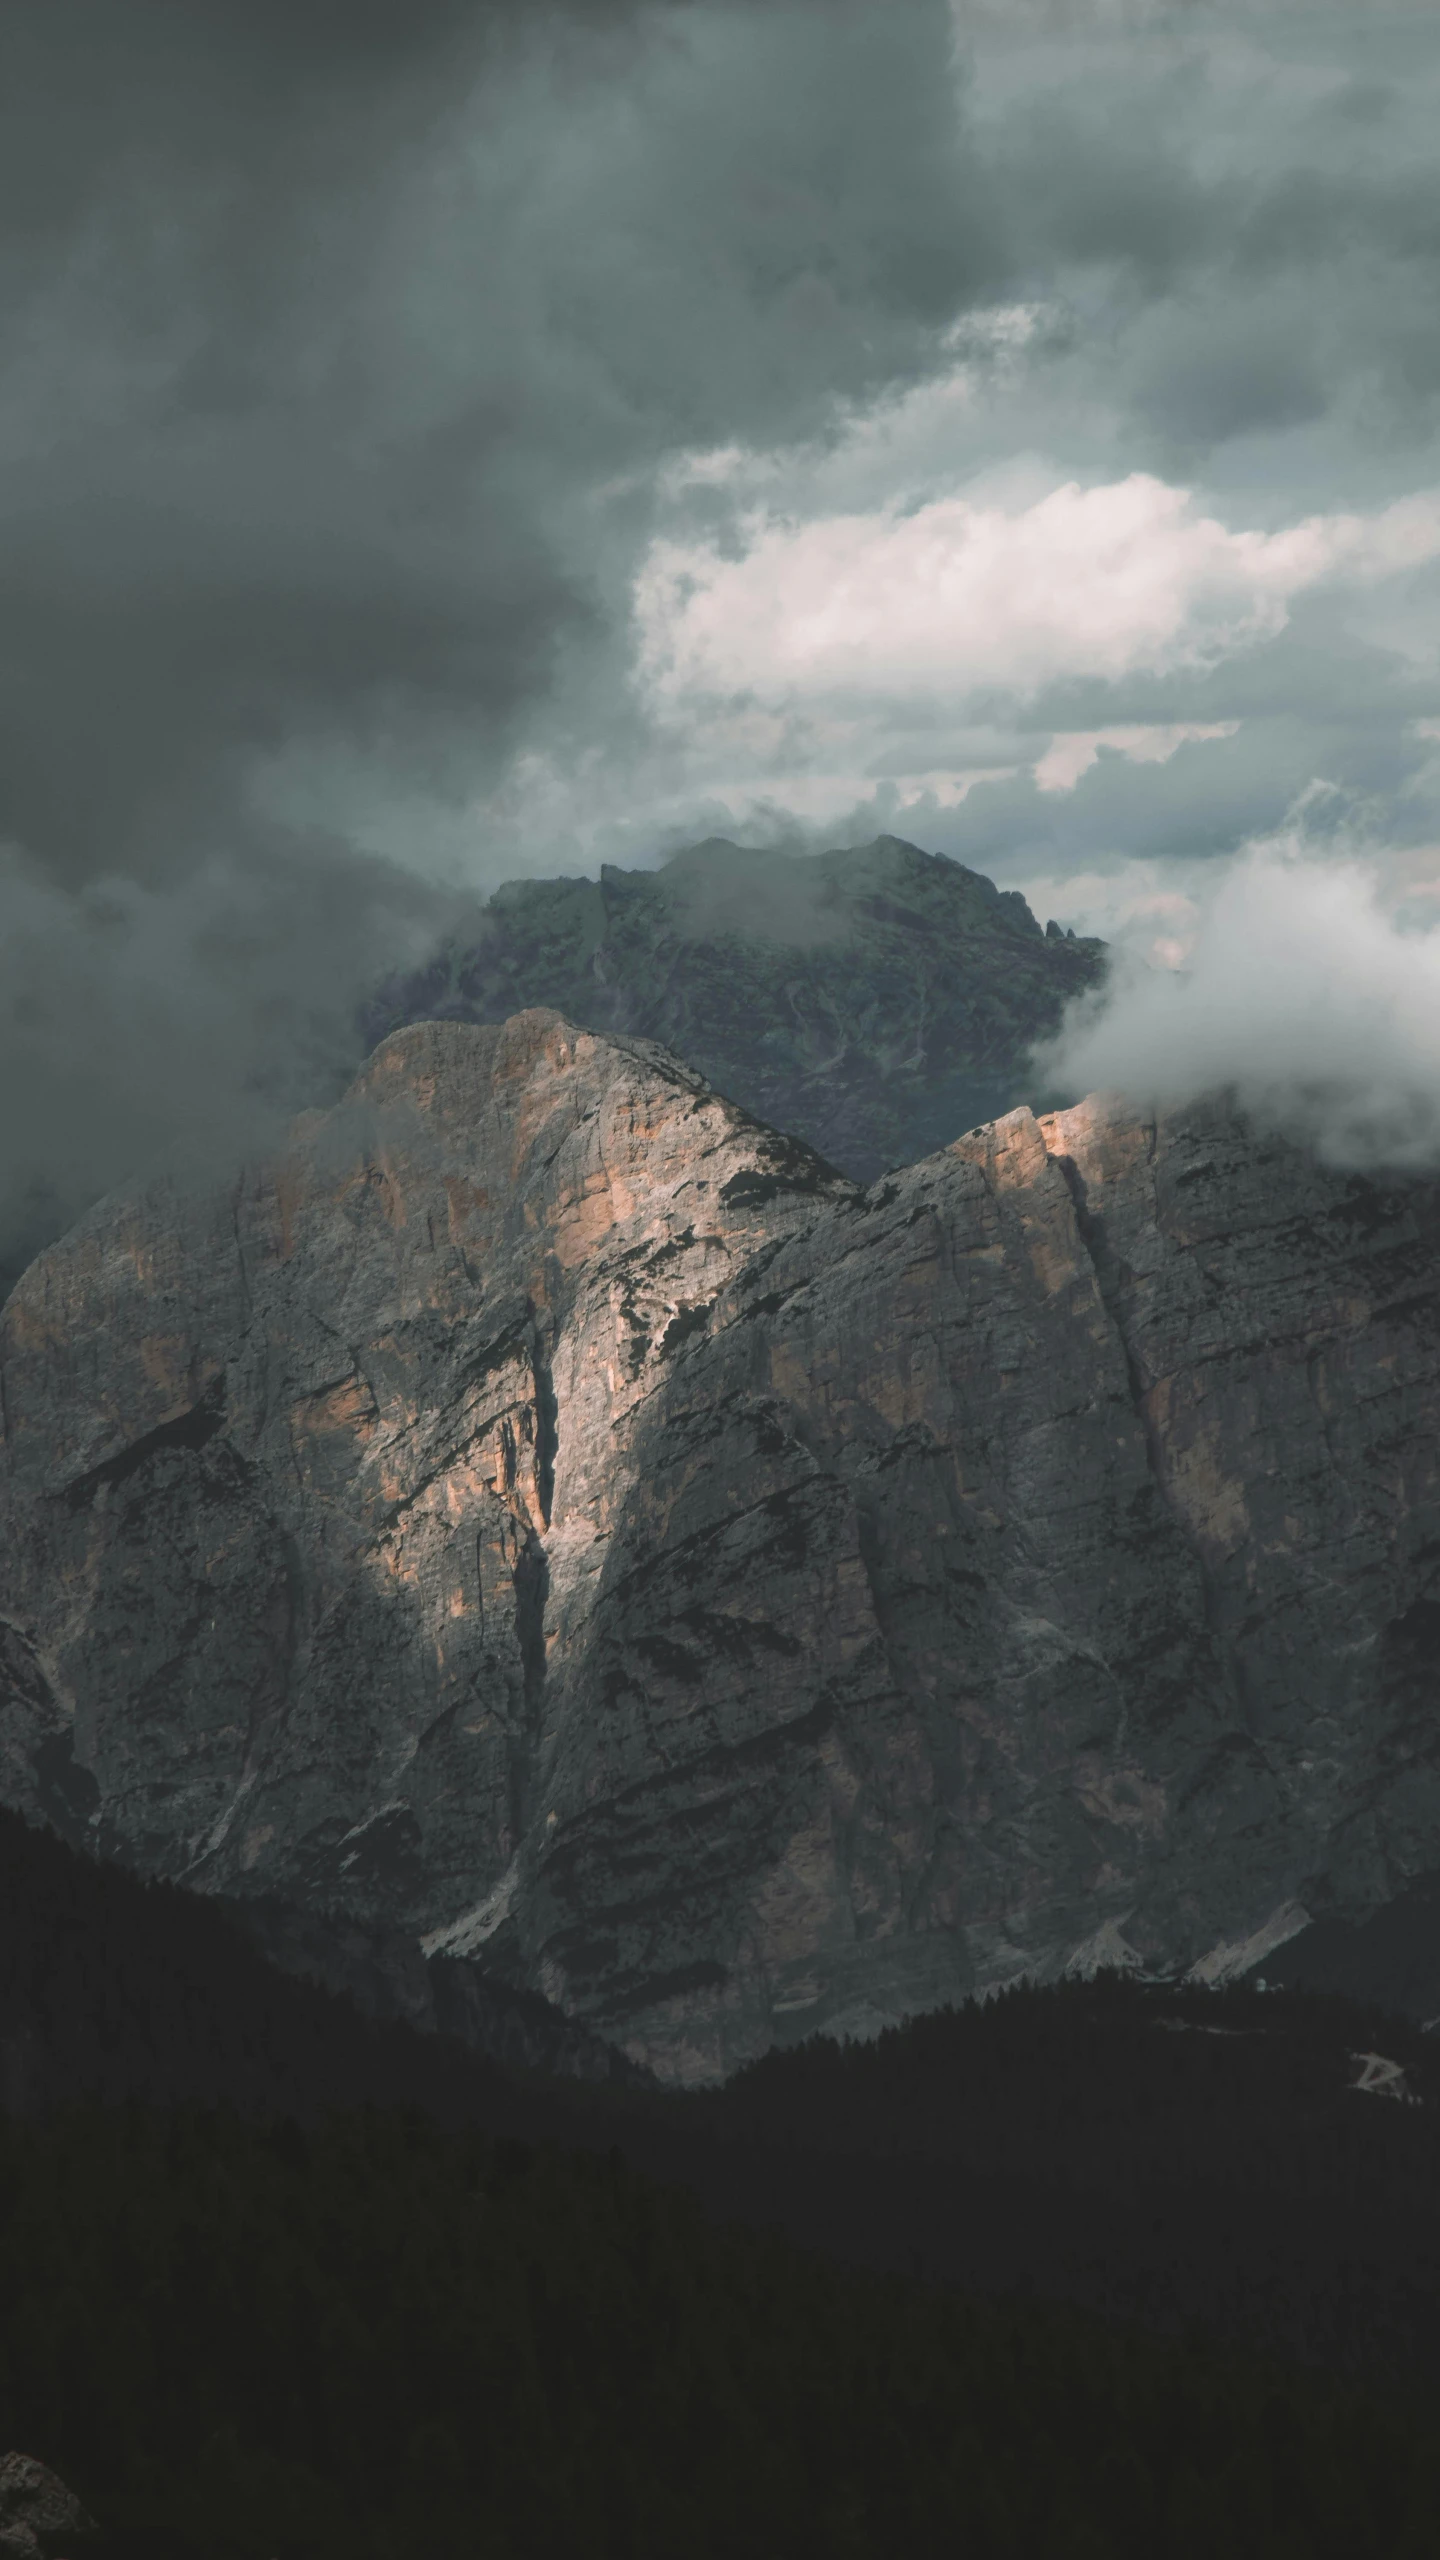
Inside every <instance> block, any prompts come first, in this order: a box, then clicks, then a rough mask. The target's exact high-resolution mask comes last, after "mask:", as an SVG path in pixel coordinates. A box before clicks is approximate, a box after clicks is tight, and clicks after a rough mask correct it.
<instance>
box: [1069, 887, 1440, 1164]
mask: <svg viewBox="0 0 1440 2560" xmlns="http://www.w3.org/2000/svg"><path fill="white" fill-rule="evenodd" d="M1409 889H1410V899H1409V906H1408V913H1409V916H1410V917H1411V919H1414V918H1416V916H1417V915H1420V914H1423V913H1424V908H1425V904H1426V901H1425V899H1424V898H1423V897H1422V896H1421V895H1420V893H1421V892H1423V891H1425V890H1428V891H1429V893H1430V900H1431V902H1440V848H1432V850H1431V855H1430V861H1429V875H1428V878H1427V877H1426V876H1425V875H1424V872H1423V870H1422V869H1421V867H1420V866H1418V865H1417V866H1415V867H1414V874H1413V876H1412V878H1411V880H1410V882H1409ZM1431 912H1432V913H1433V903H1432V908H1431ZM1187 943H1188V945H1189V947H1188V949H1187V948H1186V947H1185V946H1186V944H1187ZM1172 956H1173V957H1175V958H1181V957H1183V959H1184V962H1185V965H1184V967H1183V968H1163V967H1162V968H1155V967H1153V966H1146V965H1144V963H1143V962H1140V961H1139V960H1138V959H1131V960H1128V961H1126V960H1123V959H1122V962H1121V965H1120V967H1119V970H1118V972H1117V974H1116V978H1115V980H1114V982H1113V984H1112V987H1111V989H1110V990H1109V991H1108V992H1107V993H1106V994H1105V995H1104V996H1102V997H1101V998H1099V999H1098V1000H1090V1001H1087V1002H1086V1003H1085V1004H1083V1005H1082V1006H1080V1007H1078V1008H1077V1009H1076V1010H1075V1011H1074V1012H1073V1013H1072V1015H1071V1018H1070V1020H1069V1022H1068V1023H1067V1025H1066V1026H1065V1028H1064V1030H1063V1031H1062V1033H1061V1036H1060V1038H1059V1040H1058V1041H1057V1042H1056V1043H1055V1044H1054V1045H1053V1047H1052V1048H1051V1049H1050V1050H1049V1051H1048V1052H1047V1053H1046V1057H1045V1062H1044V1063H1045V1066H1046V1069H1047V1071H1048V1072H1049V1073H1050V1074H1052V1075H1053V1076H1054V1077H1055V1079H1056V1081H1057V1082H1059V1083H1060V1084H1061V1085H1062V1086H1068V1087H1069V1088H1070V1089H1071V1090H1073V1091H1074V1092H1075V1093H1076V1094H1080V1093H1084V1092H1090V1091H1095V1090H1106V1091H1118V1092H1120V1093H1123V1094H1125V1095H1126V1096H1127V1097H1128V1098H1129V1099H1130V1100H1131V1101H1132V1102H1133V1103H1134V1104H1136V1105H1137V1106H1138V1107H1140V1108H1146V1107H1151V1106H1154V1105H1156V1104H1177V1103H1178V1104H1183V1103H1186V1102H1189V1101H1193V1100H1196V1099H1198V1098H1199V1097H1200V1096H1202V1095H1205V1094H1209V1093H1214V1092H1221V1091H1233V1093H1234V1094H1235V1095H1236V1097H1237V1099H1238V1100H1239V1102H1240V1104H1241V1105H1242V1107H1243V1108H1244V1109H1246V1110H1248V1111H1250V1112H1252V1113H1254V1114H1255V1115H1256V1116H1257V1117H1258V1118H1259V1119H1261V1120H1262V1121H1265V1122H1267V1123H1269V1124H1271V1125H1275V1126H1279V1127H1281V1128H1283V1129H1285V1130H1287V1131H1288V1132H1290V1133H1291V1134H1292V1135H1294V1136H1296V1137H1298V1138H1301V1139H1303V1140H1305V1141H1306V1142H1307V1143H1309V1144H1311V1145H1313V1146H1315V1147H1316V1149H1317V1150H1318V1152H1319V1153H1320V1154H1321V1155H1322V1156H1323V1157H1324V1158H1325V1159H1327V1160H1328V1161H1329V1162H1331V1163H1334V1164H1339V1165H1349V1166H1366V1167H1369V1168H1372V1169H1373V1168H1375V1167H1376V1166H1378V1165H1389V1166H1398V1167H1404V1168H1411V1169H1418V1168H1422V1167H1430V1166H1433V1165H1435V1164H1437V1163H1440V924H1436V923H1431V924H1430V925H1429V928H1428V929H1423V928H1422V929H1416V924H1415V922H1414V921H1412V922H1410V924H1409V925H1408V926H1407V925H1406V923H1404V922H1402V921H1397V918H1396V916H1395V914H1394V912H1393V906H1392V903H1391V901H1389V900H1387V899H1386V898H1385V897H1384V896H1383V895H1382V893H1381V888H1380V883H1379V877H1378V875H1377V869H1376V866H1375V865H1374V864H1373V863H1372V862H1367V861H1364V860H1361V859H1355V858H1342V859H1338V860H1325V859H1323V858H1318V857H1317V856H1316V855H1314V854H1313V853H1311V852H1307V851H1305V850H1304V849H1303V847H1301V846H1299V845H1297V844H1296V843H1294V842H1292V843H1290V844H1288V845H1287V844H1284V843H1271V844H1268V845H1261V846H1257V847H1255V848H1253V849H1252V850H1251V851H1250V852H1249V853H1248V854H1246V855H1245V856H1243V857H1242V858H1240V859H1239V860H1237V861H1236V862H1235V863H1234V864H1233V865H1231V866H1230V867H1229V868H1228V869H1227V871H1226V873H1225V876H1224V878H1223V880H1222V881H1221V883H1220V886H1219V888H1218V890H1217V892H1216V894H1215V896H1214V898H1213V900H1212V902H1211V903H1210V905H1209V908H1208V912H1207V913H1205V914H1204V915H1203V917H1202V918H1201V920H1200V923H1199V926H1198V930H1193V929H1192V930H1191V931H1189V932H1182V937H1181V938H1180V939H1179V940H1177V942H1176V943H1175V945H1174V946H1173V955H1172Z"/></svg>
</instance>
